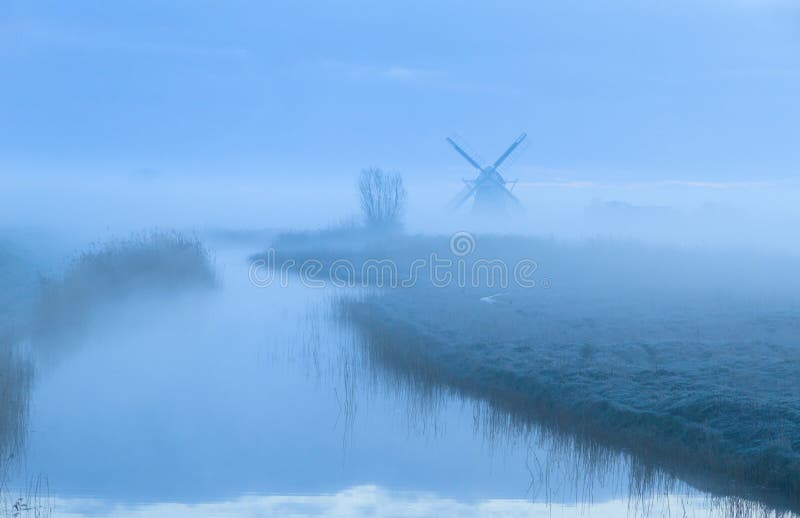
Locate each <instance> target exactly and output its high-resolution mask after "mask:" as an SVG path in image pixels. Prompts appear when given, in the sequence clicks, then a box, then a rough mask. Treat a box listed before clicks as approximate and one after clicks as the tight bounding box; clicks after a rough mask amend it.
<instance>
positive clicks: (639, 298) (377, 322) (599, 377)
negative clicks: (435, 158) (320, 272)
mask: <svg viewBox="0 0 800 518" xmlns="http://www.w3.org/2000/svg"><path fill="white" fill-rule="evenodd" d="M475 241H476V247H475V250H474V252H471V253H470V254H468V255H465V256H457V255H454V254H453V253H451V251H450V250H449V242H448V238H447V237H440V238H435V237H424V238H415V237H408V236H406V237H399V238H395V239H392V240H384V241H382V242H377V243H376V242H374V241H370V240H363V241H361V242H359V243H358V244H357V246H355V247H353V246H352V240H350V241H340V242H338V243H337V242H336V241H335V240H334V241H333V245H331V244H330V243H331V242H330V241H329V242H328V245H326V246H325V247H320V248H319V249H315V248H314V246H313V243H308V242H307V243H306V244H308V245H309V246H307V248H306V249H304V250H303V254H302V255H301V254H298V255H297V256H296V258H297V261H302V260H303V259H306V258H319V259H320V260H322V261H323V262H332V261H335V260H337V259H341V258H346V259H348V260H351V261H353V262H355V263H359V262H360V261H362V260H363V258H365V257H377V258H389V259H391V260H393V261H394V262H395V263H396V264H397V265H398V269H399V270H400V271H403V270H404V267H405V265H407V264H409V263H410V262H411V261H413V260H414V259H415V258H425V257H427V256H428V255H429V254H430V253H431V252H436V253H438V254H439V255H440V257H449V258H450V259H452V260H453V261H454V264H455V263H457V262H458V261H459V260H463V262H464V267H465V268H466V270H467V271H469V270H470V269H471V268H472V267H473V265H474V264H475V262H476V261H478V260H480V259H499V260H501V261H502V262H504V263H505V264H507V265H509V270H511V269H512V268H511V265H513V264H515V263H517V262H518V261H520V260H522V259H525V258H530V259H533V260H535V262H536V264H537V269H536V272H535V280H536V281H537V283H536V285H535V287H533V288H522V287H520V286H518V285H514V283H513V280H512V282H510V283H509V284H510V285H509V286H507V287H498V286H493V287H490V286H488V285H487V283H486V282H485V280H484V282H478V283H475V284H472V283H471V282H467V283H466V285H463V286H462V285H458V284H457V283H456V282H451V283H450V284H449V285H447V286H444V287H435V286H434V285H433V283H432V282H431V281H432V279H431V278H430V276H426V274H425V272H422V274H421V275H420V276H419V278H417V280H416V282H414V283H413V284H410V285H408V286H406V287H405V288H397V289H385V290H381V291H379V292H374V291H369V294H368V295H364V296H361V297H356V298H347V299H345V300H344V301H343V302H341V304H342V307H341V309H342V316H343V318H344V319H345V320H346V321H348V322H350V323H352V324H354V326H355V328H356V329H357V330H358V331H359V332H360V333H361V336H362V338H363V343H364V347H365V348H366V349H367V350H368V354H370V357H371V358H373V359H374V363H375V364H376V365H382V366H384V367H386V368H387V369H390V370H391V371H392V372H393V373H395V374H396V375H401V376H402V375H405V376H407V379H408V381H410V382H412V383H416V384H435V385H440V386H443V387H448V388H450V389H452V390H457V391H459V392H461V393H464V394H466V395H468V396H470V397H473V398H478V399H482V400H486V401H489V402H491V403H492V404H493V405H494V406H496V407H498V408H502V409H504V410H505V411H507V412H510V413H512V414H514V415H516V416H518V417H519V419H523V420H524V419H529V420H531V421H533V422H536V423H540V424H544V425H545V426H548V427H549V428H550V429H551V430H552V431H553V433H556V434H559V433H560V434H567V435H569V436H573V437H576V438H578V440H580V441H582V442H583V443H584V444H588V445H593V446H599V447H608V448H611V449H613V450H616V451H618V452H624V453H626V454H631V455H633V456H635V457H636V458H637V459H640V460H641V461H642V462H644V463H646V464H647V465H649V466H651V467H654V468H658V469H661V470H663V471H664V472H666V473H669V474H672V475H674V476H677V477H680V478H682V479H684V480H687V481H689V482H691V483H693V484H694V485H696V486H698V487H699V488H701V489H704V490H709V491H712V492H714V493H716V494H721V495H736V496H746V497H753V498H757V499H760V500H761V501H764V502H768V503H769V504H771V505H773V506H775V507H776V508H791V509H794V510H798V509H800V381H798V380H800V378H799V377H798V376H797V372H800V344H798V343H797V339H796V337H797V336H800V304H799V303H798V302H799V301H798V294H800V286H798V279H800V275H797V273H800V272H798V271H797V270H798V268H797V267H796V266H795V262H794V261H793V260H792V258H783V257H774V256H773V257H770V256H765V255H762V254H758V253H753V252H744V251H740V250H739V251H736V250H709V249H675V248H666V247H647V246H642V245H637V244H635V243H625V242H611V241H591V242H583V243H572V244H566V243H559V242H556V241H553V240H547V239H532V238H520V237H504V236H478V237H477V238H476V239H475ZM276 250H277V251H278V254H279V255H280V253H281V251H280V249H278V248H277V247H276ZM289 255H291V254H289ZM454 268H455V266H454ZM468 277H469V275H468Z"/></svg>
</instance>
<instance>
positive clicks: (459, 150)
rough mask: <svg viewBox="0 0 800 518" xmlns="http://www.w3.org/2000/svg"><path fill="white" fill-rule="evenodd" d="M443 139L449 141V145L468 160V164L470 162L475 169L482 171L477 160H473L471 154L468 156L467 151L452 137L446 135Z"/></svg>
mask: <svg viewBox="0 0 800 518" xmlns="http://www.w3.org/2000/svg"><path fill="white" fill-rule="evenodd" d="M445 140H447V142H449V143H450V145H451V146H453V149H455V150H456V152H457V153H458V154H459V155H461V156H463V157H464V158H465V159H466V161H467V162H469V163H470V164H472V167H474V168H475V169H477V170H478V171H481V172H483V167H481V165H480V164H479V163H478V162H476V161H475V160H473V159H472V157H471V156H469V155H468V154H467V152H466V151H464V150H463V149H461V147H460V146H459V145H458V144H456V143H455V141H454V140H453V139H451V138H450V137H447V138H446V139H445Z"/></svg>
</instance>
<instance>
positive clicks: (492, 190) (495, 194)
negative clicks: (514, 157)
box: [447, 133, 527, 213]
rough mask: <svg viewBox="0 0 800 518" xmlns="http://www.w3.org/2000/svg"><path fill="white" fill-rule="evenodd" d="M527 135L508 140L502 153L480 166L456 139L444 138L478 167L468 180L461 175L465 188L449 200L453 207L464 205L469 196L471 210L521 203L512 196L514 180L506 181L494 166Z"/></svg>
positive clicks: (505, 207) (499, 209)
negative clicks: (488, 163)
mask: <svg viewBox="0 0 800 518" xmlns="http://www.w3.org/2000/svg"><path fill="white" fill-rule="evenodd" d="M525 137H527V135H526V134H525V133H523V134H522V135H520V136H519V138H517V140H515V141H514V143H513V144H511V145H510V146H509V147H508V149H506V151H505V153H503V154H502V155H500V157H499V158H498V159H497V160H495V161H494V163H493V164H491V165H486V166H482V165H481V164H480V163H478V162H477V161H476V160H475V159H473V158H472V157H471V156H469V154H467V152H466V151H464V149H463V148H462V147H461V146H459V145H458V144H456V142H455V141H454V140H453V139H451V138H449V137H448V138H447V142H449V143H450V145H451V146H453V149H455V150H456V152H457V153H458V154H459V155H461V156H462V157H464V159H466V161H467V162H469V163H470V165H472V167H474V168H475V169H477V170H478V171H479V172H478V176H476V177H475V178H473V179H471V180H468V179H464V184H465V186H464V189H463V190H462V191H461V192H460V193H458V194H457V195H456V197H455V198H453V199H452V200H451V201H450V203H449V204H448V205H449V206H450V207H451V208H452V209H457V208H459V207H461V206H462V205H464V203H466V202H467V201H468V200H469V199H470V198H474V202H473V205H472V210H473V211H474V212H480V213H487V212H494V213H498V212H507V211H508V208H509V207H512V208H519V207H521V204H520V201H519V199H517V197H516V196H514V195H513V194H512V193H511V191H512V190H513V189H514V186H515V185H516V183H517V181H516V180H513V181H506V179H505V178H503V175H501V174H500V172H499V171H498V170H497V168H498V167H500V165H501V164H502V163H503V162H504V161H505V160H506V159H507V158H508V157H509V156H510V155H511V153H513V152H514V150H515V149H517V146H519V145H520V144H521V143H522V141H523V140H525Z"/></svg>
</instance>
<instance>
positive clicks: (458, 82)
mask: <svg viewBox="0 0 800 518" xmlns="http://www.w3.org/2000/svg"><path fill="white" fill-rule="evenodd" d="M798 5H800V4H798V3H796V2H781V1H769V0H764V1H758V0H739V1H737V0H728V1H724V0H694V1H683V0H678V1H672V2H656V1H653V2H643V1H637V2H633V1H619V2H605V1H599V2H581V1H569V0H567V1H564V0H561V1H558V2H522V1H520V2H510V1H501V2H491V3H490V2H480V3H479V2H455V1H443V2H436V3H434V2H422V1H419V2H418V1H406V2H396V3H390V2H369V3H368V2H318V3H311V2H256V1H252V2H250V1H241V0H233V1H230V0H229V1H224V2H223V1H188V0H176V1H172V2H155V1H147V0H137V1H115V2H104V1H88V0H74V1H71V2H62V1H38V0H25V1H17V0H6V1H5V2H4V3H3V6H2V7H0V168H2V170H4V171H5V172H13V171H18V172H19V171H24V172H26V173H27V172H35V171H44V170H46V171H48V172H50V173H54V172H59V171H64V173H63V174H65V175H66V174H78V173H76V172H75V171H86V172H89V173H91V174H104V172H105V173H108V172H109V171H115V172H131V173H136V172H142V173H145V174H148V173H150V172H153V173H164V174H169V173H171V172H188V173H196V174H210V175H222V174H225V173H226V172H229V171H231V170H237V171H244V172H252V173H257V174H261V175H277V176H285V175H304V176H308V175H329V174H341V172H342V171H349V170H357V169H358V168H360V167H362V166H364V165H369V164H378V165H385V166H387V167H395V168H400V169H402V170H403V171H404V172H406V173H407V174H410V175H414V174H418V175H423V174H435V173H431V171H437V169H438V168H453V167H461V166H462V165H463V164H461V163H460V162H459V160H460V159H459V158H458V157H457V156H455V155H454V153H453V152H452V150H450V149H449V148H448V147H447V145H446V144H445V143H444V137H445V136H447V135H449V134H452V133H454V132H457V133H458V134H460V135H462V136H463V137H464V138H465V139H466V140H467V141H468V142H469V143H470V144H472V146H473V147H474V148H477V149H478V150H480V151H481V154H482V155H483V156H484V157H485V158H487V159H493V158H494V157H493V156H492V155H494V154H499V153H500V152H501V151H502V149H503V147H504V146H505V145H507V143H509V142H511V141H512V140H513V139H514V138H515V137H516V135H518V134H519V133H520V132H521V131H526V132H527V133H528V134H529V138H530V146H529V147H528V149H527V150H526V152H525V153H524V154H523V155H522V156H521V157H520V158H519V160H518V163H519V164H522V170H523V171H525V170H528V171H540V172H541V176H542V178H531V179H528V180H548V179H551V178H549V177H558V178H559V179H564V180H586V181H606V180H637V181H649V180H664V179H669V180H673V179H689V180H697V181H700V180H703V181H705V180H707V181H734V180H743V179H744V180H759V179H788V178H792V177H793V175H794V173H795V171H796V170H797V164H798V163H800V145H798V142H800V96H798V92H799V91H800V9H799V8H798ZM515 167H517V166H516V164H515ZM525 168H527V169H525ZM548 176H549V177H548Z"/></svg>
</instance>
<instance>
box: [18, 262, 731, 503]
mask: <svg viewBox="0 0 800 518" xmlns="http://www.w3.org/2000/svg"><path fill="white" fill-rule="evenodd" d="M249 251H250V250H243V249H227V250H225V249H223V250H219V251H218V255H217V263H218V267H219V270H220V276H221V280H222V282H221V286H220V288H219V289H218V290H216V291H212V292H195V293H184V294H176V295H174V296H169V297H162V298H160V299H157V298H152V297H150V298H147V297H143V298H139V299H137V300H129V301H125V302H122V303H120V304H117V305H115V306H114V307H108V308H104V309H103V310H102V311H100V312H98V314H97V315H96V316H95V318H94V319H93V321H92V322H91V324H90V325H89V326H88V328H87V329H86V330H85V332H83V333H81V334H80V335H73V336H70V337H62V338H59V340H58V341H57V343H52V344H48V345H47V346H44V347H42V346H40V347H37V348H35V349H36V350H37V351H38V352H37V354H36V359H35V362H36V377H35V382H34V386H33V390H32V394H31V414H30V421H29V430H28V437H27V440H26V443H25V448H24V451H23V452H21V455H20V463H19V464H20V467H19V469H18V471H17V472H16V475H15V476H14V478H13V479H12V482H11V486H12V492H13V491H17V492H18V493H19V492H21V493H26V492H27V493H36V494H38V495H39V499H38V500H39V502H40V503H41V502H48V505H51V506H52V507H53V508H54V510H53V512H52V515H54V516H170V517H172V516H237V517H238V516H429V515H430V516H562V515H564V516H619V515H625V514H639V515H641V514H648V515H656V516H661V515H665V516H666V515H678V516H682V515H683V513H684V512H685V513H686V514H687V515H689V516H692V515H694V516H704V515H707V514H709V513H710V514H723V511H721V510H720V509H719V508H713V507H712V508H709V504H710V502H709V501H708V500H707V499H706V498H704V497H703V495H700V494H697V493H693V492H689V491H688V490H687V489H686V488H684V487H682V486H681V485H680V484H673V485H672V486H671V487H670V495H669V496H664V495H663V494H662V490H661V489H659V486H658V485H656V486H653V487H651V488H649V490H648V491H646V492H647V493H648V494H647V495H646V496H644V497H642V495H641V493H642V491H641V490H639V489H636V488H635V487H633V488H632V487H631V484H630V483H629V478H628V476H627V473H628V466H627V464H626V462H625V461H624V460H621V459H619V458H616V457H614V456H607V457H602V456H601V457H600V458H599V460H598V459H595V460H594V461H587V459H586V458H585V457H581V456H580V455H576V454H575V452H574V451H572V450H571V448H570V445H569V444H564V443H563V441H562V443H561V444H555V443H553V442H552V441H550V440H549V439H547V438H546V437H542V436H538V435H537V434H535V433H522V432H518V431H515V429H514V428H513V427H509V426H508V425H507V423H506V422H505V421H504V419H503V417H502V415H497V414H493V413H492V412H491V409H488V408H485V407H484V406H482V405H480V404H478V403H476V402H473V401H469V400H464V399H462V398H460V397H458V396H456V395H451V394H442V393H433V394H431V393H421V392H419V391H417V390H416V389H414V388H413V387H408V386H404V385H403V384H402V383H398V382H393V381H391V380H387V379H384V378H383V377H382V375H381V374H380V373H376V372H373V371H371V370H370V368H369V366H368V365H367V364H365V363H364V362H363V359H362V358H360V356H359V353H358V348H357V347H355V346H354V339H353V336H352V335H351V334H350V333H349V332H348V330H347V329H346V328H344V327H342V326H339V325H337V324H336V322H335V321H333V320H332V319H331V318H330V317H329V313H328V311H327V308H328V307H329V303H330V297H331V294H330V293H327V292H324V291H317V290H309V289H303V288H301V287H298V286H290V287H286V288H281V287H272V288H255V287H253V286H251V285H250V283H249V281H248V275H247V269H248V265H247V260H246V257H247V253H248V252H249ZM37 481H38V482H40V485H39V487H40V489H38V490H35V488H33V486H34V485H35V484H36V483H37ZM32 488H33V489H32ZM654 488H655V489H654ZM632 493H633V496H632Z"/></svg>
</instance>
